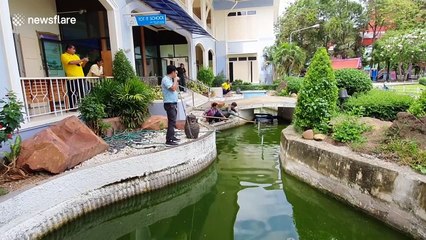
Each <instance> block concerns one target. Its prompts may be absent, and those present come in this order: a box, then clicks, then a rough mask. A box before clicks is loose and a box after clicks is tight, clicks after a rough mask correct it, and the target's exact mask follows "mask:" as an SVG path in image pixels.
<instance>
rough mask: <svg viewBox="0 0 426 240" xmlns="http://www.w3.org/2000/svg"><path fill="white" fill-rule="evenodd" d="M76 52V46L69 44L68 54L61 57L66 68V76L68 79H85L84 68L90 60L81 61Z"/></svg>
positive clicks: (65, 53)
mask: <svg viewBox="0 0 426 240" xmlns="http://www.w3.org/2000/svg"><path fill="white" fill-rule="evenodd" d="M75 51H76V50H75V46H74V45H72V44H68V45H67V47H66V52H64V53H63V54H62V55H61V62H62V65H63V66H64V71H65V75H66V76H67V77H84V72H83V67H84V65H86V63H87V62H88V61H89V59H88V58H83V59H80V57H79V56H78V55H77V54H75Z"/></svg>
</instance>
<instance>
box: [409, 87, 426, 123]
mask: <svg viewBox="0 0 426 240" xmlns="http://www.w3.org/2000/svg"><path fill="white" fill-rule="evenodd" d="M408 111H409V112H410V113H411V114H413V115H414V116H416V117H418V118H421V117H425V116H426V90H424V91H423V92H422V94H421V95H420V97H419V99H417V100H416V101H414V102H413V103H412V104H411V106H410V108H409V109H408Z"/></svg>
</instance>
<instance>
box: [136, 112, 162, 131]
mask: <svg viewBox="0 0 426 240" xmlns="http://www.w3.org/2000/svg"><path fill="white" fill-rule="evenodd" d="M141 128H142V129H144V130H161V129H166V128H167V117H166V116H162V115H153V116H151V117H149V118H148V119H147V120H146V121H145V122H144V123H143V124H142V126H141Z"/></svg>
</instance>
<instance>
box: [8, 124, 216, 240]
mask: <svg viewBox="0 0 426 240" xmlns="http://www.w3.org/2000/svg"><path fill="white" fill-rule="evenodd" d="M216 155H217V152H216V134H215V132H214V131H209V132H208V133H207V134H205V135H204V136H201V137H200V138H198V139H197V140H195V141H191V142H187V143H184V144H181V145H179V146H177V147H172V148H168V149H166V150H162V151H158V152H153V153H149V154H144V155H140V156H134V157H129V158H122V159H118V160H115V161H113V162H108V163H104V164H100V165H97V166H94V167H85V168H79V169H75V170H71V171H69V172H66V173H64V174H60V175H58V176H56V177H54V178H52V179H49V180H48V181H45V182H43V183H40V184H38V185H36V186H33V187H31V188H29V189H26V190H22V191H20V192H16V193H11V194H8V195H6V196H3V197H1V198H0V212H1V213H2V214H1V215H0V239H2V240H8V239H36V238H40V237H41V236H43V235H44V234H46V233H48V232H49V231H52V230H54V229H57V228H59V227H61V226H62V225H64V224H65V223H67V222H70V221H72V220H73V219H76V218H78V217H80V216H82V215H84V214H87V213H88V212H91V211H94V210H95V209H98V208H100V207H103V206H106V205H108V204H111V203H114V202H117V201H120V200H123V199H127V198H130V197H132V196H135V195H138V194H142V193H146V192H149V191H153V190H156V189H160V188H162V187H165V186H167V185H170V184H173V183H176V182H179V181H182V180H184V179H186V178H188V177H190V176H193V175H195V174H197V173H199V172H200V171H202V170H203V169H205V168H207V167H208V166H209V165H210V164H211V163H212V162H213V161H214V159H215V158H216Z"/></svg>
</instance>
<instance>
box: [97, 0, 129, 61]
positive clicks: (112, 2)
mask: <svg viewBox="0 0 426 240" xmlns="http://www.w3.org/2000/svg"><path fill="white" fill-rule="evenodd" d="M99 2H101V3H102V5H103V6H104V7H105V9H106V10H107V16H108V29H109V39H110V44H111V54H112V57H113V59H114V55H115V53H117V51H118V50H120V49H123V50H124V52H125V54H126V56H127V58H128V59H129V61H130V63H131V64H132V66H133V68H135V58H134V48H133V32H132V27H131V26H129V23H128V22H127V21H128V18H129V15H125V14H127V13H130V12H125V11H126V8H123V6H124V5H125V4H126V2H125V1H123V0H99ZM122 10H123V11H122Z"/></svg>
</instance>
